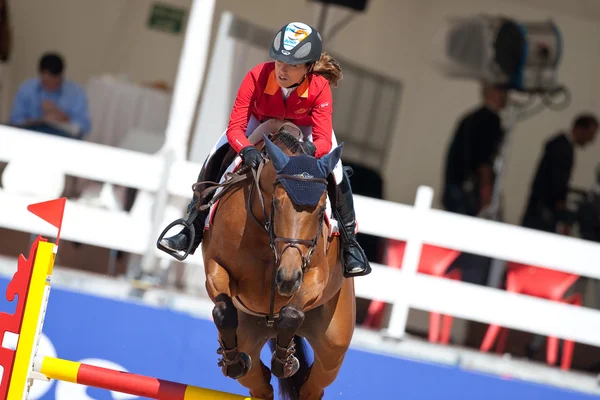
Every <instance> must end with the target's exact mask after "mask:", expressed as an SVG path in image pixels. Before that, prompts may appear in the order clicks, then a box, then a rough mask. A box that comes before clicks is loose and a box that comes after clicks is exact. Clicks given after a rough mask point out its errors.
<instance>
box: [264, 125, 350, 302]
mask: <svg viewBox="0 0 600 400" xmlns="http://www.w3.org/2000/svg"><path fill="white" fill-rule="evenodd" d="M281 134H282V133H280V135H281ZM263 137H264V143H265V149H266V151H267V155H268V158H269V160H270V161H271V163H272V165H273V168H274V169H275V180H274V187H273V194H272V200H271V216H270V224H269V227H268V228H269V239H270V244H271V248H272V249H273V252H274V253H275V268H277V273H276V275H275V284H276V286H277V291H278V292H279V294H280V295H281V296H292V295H293V294H294V293H296V292H297V291H298V289H299V288H300V285H301V284H302V280H303V277H304V273H305V272H306V269H307V268H308V267H309V264H310V258H311V256H312V254H313V252H314V250H315V248H316V247H317V245H318V241H319V237H321V236H322V229H323V223H324V217H325V209H326V199H327V177H328V176H329V174H330V173H331V172H332V171H333V169H334V167H335V165H336V164H337V163H338V161H339V160H340V157H341V155H342V147H343V143H342V144H340V145H339V146H338V147H336V148H335V149H334V150H333V151H332V152H331V153H329V154H327V155H325V156H324V157H322V158H320V159H316V158H314V157H311V156H309V155H307V154H305V153H304V152H302V151H301V152H299V154H294V155H288V154H286V153H285V152H284V151H283V150H282V149H281V148H279V147H278V146H277V145H275V144H274V143H273V142H272V141H271V140H269V138H268V137H267V136H265V135H263Z"/></svg>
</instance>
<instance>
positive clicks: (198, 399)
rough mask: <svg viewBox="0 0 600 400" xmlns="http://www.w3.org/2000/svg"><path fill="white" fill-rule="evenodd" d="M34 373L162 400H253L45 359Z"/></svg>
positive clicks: (105, 369) (39, 363) (64, 361)
mask: <svg viewBox="0 0 600 400" xmlns="http://www.w3.org/2000/svg"><path fill="white" fill-rule="evenodd" d="M34 370H35V371H36V372H39V373H41V374H42V375H44V376H46V377H47V378H50V379H56V380H59V381H65V382H71V383H77V384H80V385H85V386H93V387H97V388H101V389H107V390H112V391H117V392H120V393H127V394H131V395H134V396H140V397H148V398H151V399H162V400H208V399H210V400H236V399H244V400H250V399H251V398H250V397H244V396H239V395H234V394H230V393H225V392H219V391H216V390H211V389H204V388H200V387H196V386H190V385H184V384H181V383H176V382H171V381H166V380H162V379H157V378H150V377H147V376H142V375H137V374H131V373H128V372H121V371H116V370H112V369H107V368H101V367H95V366H93V365H88V364H82V363H79V362H73V361H67V360H61V359H59V358H52V357H43V358H38V359H36V362H35V363H34Z"/></svg>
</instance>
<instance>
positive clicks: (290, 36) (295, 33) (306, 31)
mask: <svg viewBox="0 0 600 400" xmlns="http://www.w3.org/2000/svg"><path fill="white" fill-rule="evenodd" d="M311 33H312V29H311V28H310V26H308V25H306V24H303V23H302V22H292V23H291V24H288V26H286V27H285V34H284V36H283V47H284V48H285V50H291V49H293V48H294V47H296V46H298V44H299V43H300V42H301V41H303V40H304V39H306V38H307V37H308V35H310V34H311ZM282 53H283V51H282ZM283 54H285V53H283ZM288 54H289V53H288ZM286 55H287V54H286Z"/></svg>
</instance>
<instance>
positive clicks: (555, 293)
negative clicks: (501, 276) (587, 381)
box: [481, 262, 583, 370]
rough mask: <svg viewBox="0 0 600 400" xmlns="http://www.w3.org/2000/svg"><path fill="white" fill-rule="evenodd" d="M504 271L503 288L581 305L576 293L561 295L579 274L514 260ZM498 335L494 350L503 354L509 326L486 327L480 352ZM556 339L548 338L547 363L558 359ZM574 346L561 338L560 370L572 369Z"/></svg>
mask: <svg viewBox="0 0 600 400" xmlns="http://www.w3.org/2000/svg"><path fill="white" fill-rule="evenodd" d="M507 271H508V272H507V274H506V290H507V291H508V292H514V293H520V294H526V295H530V296H535V297H541V298H544V299H548V300H553V301H559V302H562V303H568V304H574V305H578V306H581V305H582V304H583V301H582V298H581V295H580V294H579V293H576V294H574V295H572V296H570V297H569V298H566V299H565V298H564V296H565V293H566V292H567V290H569V288H570V287H571V286H572V285H573V284H574V283H575V281H577V279H579V275H574V274H568V273H566V272H561V271H556V270H550V269H546V268H541V267H534V266H531V265H525V264H519V263H515V262H509V263H508V265H507ZM498 334H500V338H499V340H498V344H497V345H496V352H497V353H498V354H502V352H503V351H504V345H505V343H506V337H507V336H508V329H507V328H504V327H501V326H498V325H490V326H489V328H488V330H487V332H486V334H485V337H484V338H483V342H482V343H481V351H484V352H487V351H489V350H490V349H491V348H492V346H493V345H494V341H495V340H496V337H497V336H498ZM558 340H559V339H558V338H555V337H548V345H547V348H546V361H547V363H548V364H549V365H555V364H556V361H557V358H558ZM574 347H575V343H573V342H572V341H569V340H565V341H564V346H563V357H562V360H561V365H560V367H561V369H563V370H568V369H569V368H571V361H572V359H573V350H574Z"/></svg>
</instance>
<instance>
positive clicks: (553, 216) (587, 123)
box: [521, 114, 598, 235]
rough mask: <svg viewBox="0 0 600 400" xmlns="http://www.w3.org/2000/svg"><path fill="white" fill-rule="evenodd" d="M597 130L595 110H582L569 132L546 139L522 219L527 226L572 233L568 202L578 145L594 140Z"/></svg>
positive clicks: (565, 233) (582, 145)
mask: <svg viewBox="0 0 600 400" xmlns="http://www.w3.org/2000/svg"><path fill="white" fill-rule="evenodd" d="M597 131H598V119H597V118H596V117H595V116H594V115H592V114H581V115H579V116H577V118H575V120H574V121H573V124H572V127H571V131H570V132H569V133H566V132H560V133H558V134H557V135H555V136H553V137H552V138H550V139H549V140H548V141H547V142H546V144H545V146H544V153H543V155H542V158H541V160H540V162H539V164H538V168H537V172H536V174H535V178H534V179H533V182H532V185H531V192H530V196H529V202H528V204H527V208H526V209H525V213H524V215H523V220H522V222H521V224H522V225H523V226H524V227H527V228H532V229H539V230H542V231H546V232H553V233H560V234H564V235H568V234H569V233H570V230H571V225H572V218H571V217H570V213H569V212H568V210H567V204H566V203H567V192H568V190H569V181H570V179H571V171H572V169H573V163H574V158H575V146H579V147H585V146H586V145H587V144H589V143H591V142H592V141H593V140H594V139H595V137H596V133H597Z"/></svg>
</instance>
